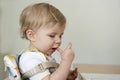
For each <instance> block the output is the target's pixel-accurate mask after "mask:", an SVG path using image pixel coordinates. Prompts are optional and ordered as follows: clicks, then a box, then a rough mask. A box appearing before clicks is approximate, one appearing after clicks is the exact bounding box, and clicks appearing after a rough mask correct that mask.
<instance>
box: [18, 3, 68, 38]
mask: <svg viewBox="0 0 120 80" xmlns="http://www.w3.org/2000/svg"><path fill="white" fill-rule="evenodd" d="M51 22H52V23H54V24H56V23H59V25H60V26H63V25H65V24H66V18H65V16H64V15H63V14H62V13H61V12H60V11H59V10H58V9H57V8H56V7H54V6H52V5H50V4H48V3H36V4H32V5H29V6H27V7H26V8H25V9H24V10H23V11H22V13H21V15H20V26H21V28H20V33H21V37H22V38H25V39H27V36H26V31H27V30H28V29H31V30H37V29H39V28H40V27H41V26H42V25H47V24H49V23H51Z"/></svg>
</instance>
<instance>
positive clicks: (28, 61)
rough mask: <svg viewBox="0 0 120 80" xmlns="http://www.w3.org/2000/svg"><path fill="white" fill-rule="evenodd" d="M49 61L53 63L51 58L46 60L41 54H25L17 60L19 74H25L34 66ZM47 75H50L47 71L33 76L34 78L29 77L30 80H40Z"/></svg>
mask: <svg viewBox="0 0 120 80" xmlns="http://www.w3.org/2000/svg"><path fill="white" fill-rule="evenodd" d="M49 61H53V62H55V60H54V59H53V58H50V59H48V58H46V57H45V55H44V54H43V53H41V52H25V53H23V54H22V55H21V57H20V59H19V68H20V71H21V73H25V72H27V71H28V70H30V69H32V68H34V67H35V66H36V65H38V64H40V63H43V62H49ZM47 75H50V72H49V70H45V71H44V72H40V73H37V74H35V75H34V76H32V77H30V80H42V79H43V78H44V77H46V76H47Z"/></svg>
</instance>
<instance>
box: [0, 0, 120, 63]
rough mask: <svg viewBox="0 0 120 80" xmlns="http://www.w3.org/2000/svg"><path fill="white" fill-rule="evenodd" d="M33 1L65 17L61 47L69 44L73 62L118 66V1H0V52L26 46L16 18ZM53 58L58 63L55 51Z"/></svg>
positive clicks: (119, 53) (119, 4)
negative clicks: (51, 7) (46, 4)
mask: <svg viewBox="0 0 120 80" xmlns="http://www.w3.org/2000/svg"><path fill="white" fill-rule="evenodd" d="M36 2H48V3H51V4H52V5H54V6H56V7H57V8H58V9H60V11H61V12H62V13H63V14H64V15H65V16H66V18H67V25H66V30H65V34H64V36H63V42H62V45H61V48H62V49H64V48H65V47H66V46H67V44H68V43H69V42H72V44H73V50H74V52H75V55H76V56H75V59H74V61H73V63H79V64H114V65H120V0H0V53H4V54H15V53H18V52H19V51H21V50H22V49H25V48H27V47H28V44H29V42H28V41H26V40H22V39H21V38H20V34H19V28H20V26H19V16H20V13H21V11H22V10H23V9H24V8H25V7H26V6H27V5H29V4H31V3H36ZM53 56H54V57H56V60H57V61H58V62H59V61H60V55H59V53H58V52H56V53H55V54H54V55H53Z"/></svg>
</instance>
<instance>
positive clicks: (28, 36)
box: [26, 29, 35, 41]
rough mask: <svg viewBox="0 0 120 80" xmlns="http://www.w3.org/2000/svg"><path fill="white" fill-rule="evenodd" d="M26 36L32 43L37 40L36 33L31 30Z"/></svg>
mask: <svg viewBox="0 0 120 80" xmlns="http://www.w3.org/2000/svg"><path fill="white" fill-rule="evenodd" d="M26 36H27V38H28V40H30V41H34V40H35V32H34V31H33V30H31V29H28V30H27V31H26Z"/></svg>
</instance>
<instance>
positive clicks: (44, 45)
mask: <svg viewBox="0 0 120 80" xmlns="http://www.w3.org/2000/svg"><path fill="white" fill-rule="evenodd" d="M64 29H65V27H64V26H59V24H58V23H57V24H55V25H53V24H49V25H47V27H46V26H43V27H40V28H39V29H38V30H37V32H36V33H35V42H34V43H35V44H34V45H35V46H36V48H37V49H39V50H40V51H41V52H43V53H44V54H46V55H51V54H52V53H53V52H55V51H56V49H57V48H58V47H59V46H60V44H61V42H62V35H63V33H64Z"/></svg>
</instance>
